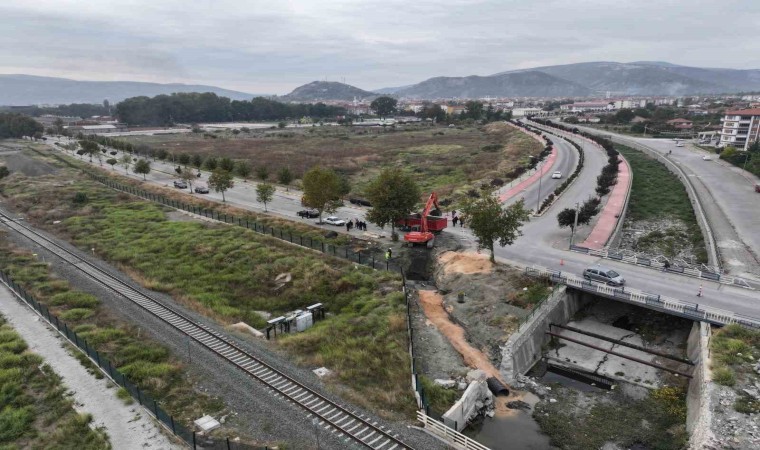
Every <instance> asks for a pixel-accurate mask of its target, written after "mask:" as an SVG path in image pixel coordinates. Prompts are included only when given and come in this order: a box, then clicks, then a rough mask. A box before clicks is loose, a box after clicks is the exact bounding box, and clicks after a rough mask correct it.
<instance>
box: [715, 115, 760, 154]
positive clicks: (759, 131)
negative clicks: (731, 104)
mask: <svg viewBox="0 0 760 450" xmlns="http://www.w3.org/2000/svg"><path fill="white" fill-rule="evenodd" d="M721 122H723V129H722V130H721V132H720V144H718V145H719V146H720V147H728V146H731V147H736V148H737V149H739V150H747V149H749V146H750V145H752V144H753V143H754V142H755V141H759V140H760V108H754V109H741V110H738V111H726V115H725V117H723V119H721Z"/></svg>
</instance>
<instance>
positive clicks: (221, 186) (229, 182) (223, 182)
mask: <svg viewBox="0 0 760 450" xmlns="http://www.w3.org/2000/svg"><path fill="white" fill-rule="evenodd" d="M208 185H209V186H210V187H211V188H212V189H213V190H214V191H215V192H221V193H222V202H226V201H227V200H226V199H225V198H224V193H225V192H226V191H227V190H229V189H231V188H232V187H233V186H235V181H234V180H233V179H232V174H231V173H230V172H229V171H227V170H223V169H222V168H218V169H216V170H215V171H213V172H212V173H211V176H210V177H208Z"/></svg>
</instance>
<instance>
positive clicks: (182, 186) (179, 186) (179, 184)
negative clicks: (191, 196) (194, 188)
mask: <svg viewBox="0 0 760 450" xmlns="http://www.w3.org/2000/svg"><path fill="white" fill-rule="evenodd" d="M174 187H175V188H177V189H187V183H185V182H184V181H182V180H177V181H175V182H174Z"/></svg>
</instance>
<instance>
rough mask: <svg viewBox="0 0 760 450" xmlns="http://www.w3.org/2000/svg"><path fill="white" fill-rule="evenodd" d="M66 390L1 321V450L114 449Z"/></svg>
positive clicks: (2, 318)
mask: <svg viewBox="0 0 760 450" xmlns="http://www.w3.org/2000/svg"><path fill="white" fill-rule="evenodd" d="M66 390H67V389H66V386H64V385H63V383H62V382H61V377H59V376H58V375H57V374H56V373H55V372H54V371H53V369H51V368H50V366H48V365H47V364H45V363H44V361H43V360H42V358H41V357H39V356H38V355H35V354H34V353H31V352H29V351H28V347H27V344H26V342H24V340H23V339H21V336H19V335H18V334H17V333H16V332H15V331H14V330H13V328H11V327H10V326H9V325H8V324H7V323H6V321H5V318H4V317H2V316H0V393H1V394H2V395H0V448H3V449H16V448H19V449H21V448H34V449H59V448H66V449H74V448H76V449H82V450H104V449H110V448H111V445H110V443H109V441H108V436H107V435H106V434H105V433H104V432H103V431H101V430H98V429H92V428H90V422H91V421H92V416H90V415H88V414H78V413H77V412H76V411H74V408H73V402H72V400H70V399H69V398H68V397H67V396H66Z"/></svg>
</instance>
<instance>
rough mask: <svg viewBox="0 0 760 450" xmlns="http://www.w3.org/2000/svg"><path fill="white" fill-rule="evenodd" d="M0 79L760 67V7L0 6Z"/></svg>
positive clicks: (247, 79)
mask: <svg viewBox="0 0 760 450" xmlns="http://www.w3.org/2000/svg"><path fill="white" fill-rule="evenodd" d="M0 30H2V32H1V33H0V73H6V74H11V73H14V74H31V75H41V76H56V77H65V78H73V79H77V80H110V81H115V80H120V81H121V80H129V81H150V82H160V83H173V82H179V83H192V84H209V85H214V86H219V87H224V88H228V89H236V90H240V91H243V92H248V93H253V94H285V93H288V92H290V91H291V90H293V89H294V88H296V87H297V86H300V85H302V84H306V83H309V82H311V81H314V80H329V81H345V82H346V83H348V84H352V85H354V86H357V87H360V88H362V89H367V90H372V89H378V88H382V87H391V86H403V85H407V84H413V83H417V82H420V81H423V80H425V79H427V78H431V77H435V76H466V75H490V74H494V73H498V72H502V71H506V70H512V69H525V68H530V67H537V66H544V65H554V64H570V63H576V62H587V61H618V62H631V61H667V62H671V63H675V64H682V65H690V66H699V67H729V68H735V69H760V40H758V30H760V1H757V0H679V1H675V0H572V1H571V0H482V1H477V0H469V1H468V0H434V1H429V0H414V1H412V0H403V1H399V0H382V1H363V0H319V1H317V0H313V1H306V0H298V1H296V0H267V1H258V0H233V1H231V0H213V1H207V0H193V1H187V0H183V1H175V0H146V1H143V0H119V1H110V0H87V1H76V0H2V2H0Z"/></svg>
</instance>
